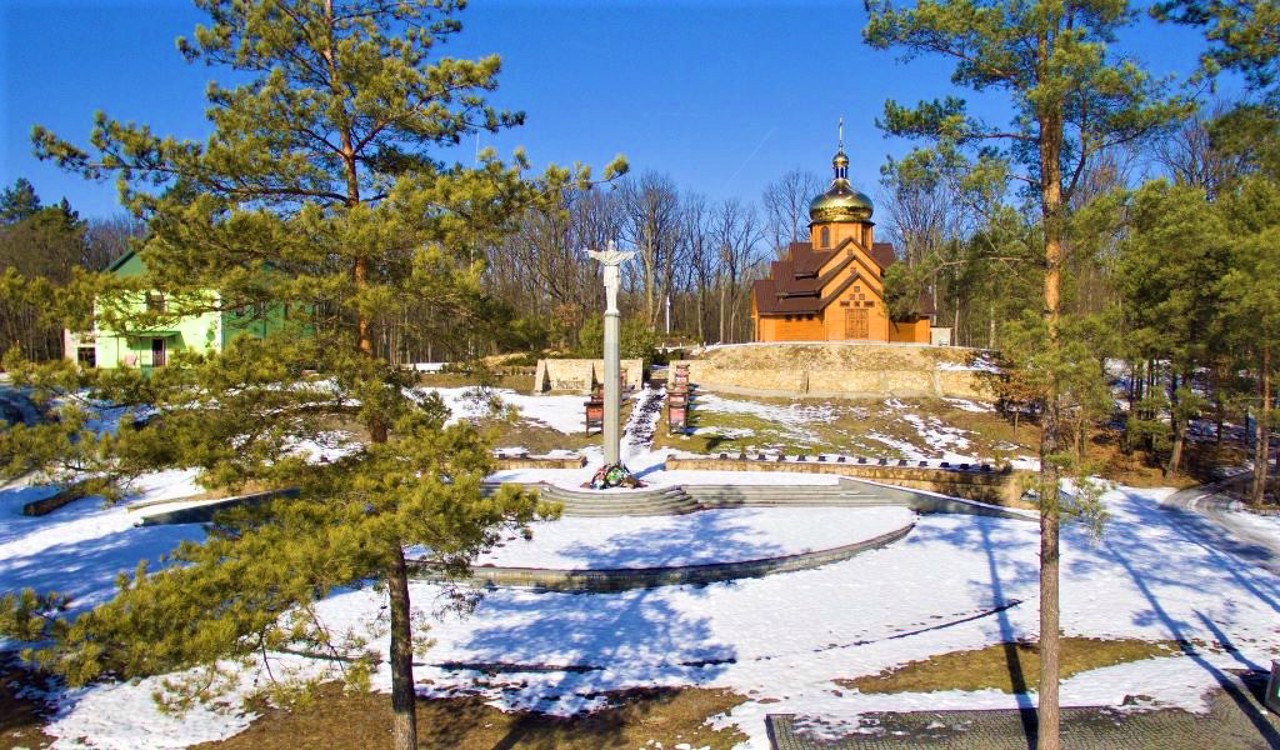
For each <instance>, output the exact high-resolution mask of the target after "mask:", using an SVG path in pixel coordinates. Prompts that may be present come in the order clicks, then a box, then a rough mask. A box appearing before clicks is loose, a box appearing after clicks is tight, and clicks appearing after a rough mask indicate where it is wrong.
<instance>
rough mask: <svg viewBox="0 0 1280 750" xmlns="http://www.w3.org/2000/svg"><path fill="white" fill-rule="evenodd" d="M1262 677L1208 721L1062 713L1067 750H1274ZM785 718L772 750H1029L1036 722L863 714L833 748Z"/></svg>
mask: <svg viewBox="0 0 1280 750" xmlns="http://www.w3.org/2000/svg"><path fill="white" fill-rule="evenodd" d="M1265 687H1266V682H1265V675H1256V676H1254V677H1252V678H1250V679H1248V680H1247V681H1246V683H1244V684H1242V683H1236V682H1235V681H1234V680H1232V681H1231V684H1229V685H1228V686H1227V687H1226V688H1224V689H1218V690H1217V691H1215V694H1214V696H1213V700H1212V710H1211V711H1210V712H1209V713H1208V714H1192V713H1188V712H1186V711H1182V710H1180V709H1162V710H1159V711H1149V712H1143V713H1137V712H1128V713H1126V712H1122V711H1117V710H1115V709H1111V708H1067V709H1063V711H1062V747H1063V748H1064V749H1065V750H1275V749H1276V748H1280V717H1277V716H1276V715H1275V714H1271V713H1269V712H1268V711H1267V710H1266V709H1265V708H1263V707H1262V705H1261V703H1260V702H1259V701H1260V696H1261V693H1262V690H1263V689H1265ZM792 719H793V717H792V716H791V715H789V714H778V715H772V716H769V717H768V719H767V720H766V721H767V722H768V728H769V738H770V739H771V740H772V741H773V746H774V748H775V750H903V749H904V748H917V749H919V750H1033V749H1034V748H1035V744H1036V736H1035V727H1036V716H1035V711H1034V710H1026V711H1022V712H1019V711H920V712H914V713H884V714H867V715H866V716H864V717H863V727H864V728H863V731H862V732H860V733H858V734H854V735H850V736H847V737H845V738H843V739H841V740H839V741H836V742H821V741H817V740H813V739H809V738H806V737H801V736H798V735H797V734H796V732H795V728H794V726H793V722H792Z"/></svg>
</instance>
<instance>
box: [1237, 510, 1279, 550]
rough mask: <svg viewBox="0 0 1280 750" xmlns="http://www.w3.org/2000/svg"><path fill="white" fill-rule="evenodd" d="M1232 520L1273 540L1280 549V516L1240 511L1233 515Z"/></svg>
mask: <svg viewBox="0 0 1280 750" xmlns="http://www.w3.org/2000/svg"><path fill="white" fill-rule="evenodd" d="M1231 520H1232V521H1234V522H1235V523H1238V524H1240V525H1242V526H1244V527H1245V528H1247V529H1249V530H1250V531H1252V532H1254V533H1256V534H1262V535H1265V536H1267V537H1269V538H1270V539H1271V540H1273V542H1274V544H1275V546H1276V547H1277V548H1280V515H1262V514H1260V513H1250V512H1249V511H1239V512H1236V513H1232V514H1231Z"/></svg>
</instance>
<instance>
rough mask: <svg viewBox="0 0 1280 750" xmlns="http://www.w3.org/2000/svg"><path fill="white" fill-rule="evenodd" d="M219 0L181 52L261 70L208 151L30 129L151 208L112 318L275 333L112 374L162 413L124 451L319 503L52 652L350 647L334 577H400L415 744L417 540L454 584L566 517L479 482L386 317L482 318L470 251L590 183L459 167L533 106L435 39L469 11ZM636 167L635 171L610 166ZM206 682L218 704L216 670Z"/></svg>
mask: <svg viewBox="0 0 1280 750" xmlns="http://www.w3.org/2000/svg"><path fill="white" fill-rule="evenodd" d="M197 5H199V6H200V7H201V8H202V9H203V10H204V11H206V12H207V13H208V15H209V17H210V23H209V25H208V26H201V27H198V28H197V29H196V32H195V35H194V37H193V38H190V39H180V40H179V49H180V50H181V52H182V53H183V55H184V56H185V57H186V58H187V59H188V60H189V61H203V62H205V63H207V64H210V65H216V66H221V67H225V68H228V69H229V70H230V71H231V72H232V73H234V78H233V80H236V81H238V82H239V83H238V85H235V86H234V87H230V88H224V87H223V86H221V85H219V84H217V83H214V84H211V85H210V87H209V92H208V98H209V103H210V108H209V110H208V117H209V120H210V122H211V123H212V127H213V132H212V135H211V136H210V137H209V138H208V139H207V140H206V141H205V142H203V143H196V142H185V141H177V140H174V139H170V138H161V137H158V136H157V135H155V134H153V133H152V132H151V131H150V130H149V129H148V128H146V127H144V126H137V125H133V124H122V123H120V122H117V121H113V120H111V119H109V118H107V117H106V116H105V115H102V114H100V115H98V118H97V123H96V127H95V129H94V132H93V135H92V148H91V149H87V150H86V149H81V148H79V147H77V146H74V145H72V144H70V143H68V142H66V141H64V140H61V139H59V138H58V137H57V136H55V135H54V134H52V133H50V132H48V131H46V130H44V129H41V128H37V129H36V131H35V133H34V138H35V141H36V144H37V148H38V150H39V151H40V152H41V153H42V155H43V156H44V157H45V158H47V159H51V160H54V161H56V162H57V163H58V164H60V165H62V166H64V167H66V168H68V169H72V170H76V171H79V172H81V173H83V174H84V175H86V176H88V177H95V178H96V177H104V176H108V175H115V176H116V177H117V179H118V184H119V185H120V189H121V195H122V200H123V202H124V203H125V205H127V206H128V207H129V208H130V209H131V210H132V211H133V212H134V213H135V214H136V215H139V216H142V217H145V218H146V219H148V221H149V230H150V232H149V236H148V238H147V240H146V241H145V244H144V245H143V246H142V249H141V250H140V254H141V257H142V259H143V260H144V262H145V264H146V266H147V269H148V272H147V274H146V275H145V276H143V277H141V278H138V279H136V280H131V281H128V282H124V283H119V282H112V283H105V282H104V284H103V285H102V286H101V287H100V288H99V289H98V297H97V303H98V304H97V314H98V317H99V323H100V325H104V326H106V327H108V328H109V329H111V330H117V331H128V330H148V329H154V328H163V327H164V326H165V323H166V321H172V320H173V319H174V318H176V317H180V316H184V315H189V314H193V313H198V312H203V311H208V310H216V311H219V312H225V313H231V314H234V315H236V316H237V320H238V324H239V325H240V326H241V327H242V328H244V329H246V330H247V331H255V332H257V333H256V334H255V335H242V336H240V337H238V338H236V339H234V340H233V341H231V342H230V343H229V345H228V346H227V347H226V348H225V349H224V350H223V351H222V352H220V353H219V354H215V355H210V356H196V355H190V354H184V355H178V356H175V357H173V361H172V362H171V363H170V365H169V366H167V367H163V368H156V369H155V370H154V372H152V373H151V375H150V377H143V376H142V375H141V374H139V373H137V372H134V371H128V370H125V371H110V372H104V373H102V374H101V377H99V379H98V381H97V382H96V383H95V384H94V385H95V387H96V388H97V390H98V392H99V393H100V394H101V395H103V396H106V397H110V398H112V399H114V400H116V401H117V402H118V403H145V404H150V405H153V406H154V407H155V408H157V409H158V410H159V412H160V414H161V416H160V417H159V418H158V419H155V420H153V421H152V423H151V424H150V426H148V427H146V428H144V429H140V430H136V431H128V430H122V431H121V432H120V434H119V436H118V437H116V438H113V439H112V442H111V443H110V444H109V445H106V448H107V449H108V450H109V452H110V453H111V454H112V456H113V457H114V459H115V460H117V461H121V462H125V463H129V464H130V465H144V464H149V465H166V464H172V465H180V466H190V467H198V468H199V469H200V470H201V472H202V477H203V479H202V481H204V482H205V483H206V484H210V485H215V486H225V487H239V486H244V485H245V484H247V483H251V482H252V483H255V484H260V485H263V486H267V487H296V488H298V490H299V494H298V496H297V497H296V498H292V499H291V498H279V499H277V500H275V501H273V502H270V503H268V504H266V505H263V506H261V507H256V508H254V509H251V510H246V511H244V512H241V513H238V514H235V515H233V516H229V517H227V518H225V519H224V520H222V521H220V522H219V523H218V524H217V525H216V526H215V527H214V528H213V529H212V530H211V532H210V535H209V540H208V542H207V543H205V544H203V545H187V546H184V547H183V548H182V549H180V550H179V551H178V552H177V554H176V555H175V561H176V562H178V563H182V564H183V565H179V566H170V567H169V568H167V569H166V570H165V571H164V572H162V573H149V572H147V571H145V570H139V571H138V573H137V575H136V576H135V577H134V578H133V579H132V580H128V581H125V582H123V584H122V587H121V590H120V593H119V595H118V597H117V598H116V599H115V600H114V601H113V602H111V603H109V604H107V605H104V606H103V607H101V608H99V609H97V610H94V611H93V612H91V613H89V614H86V615H84V616H82V617H80V618H79V619H76V620H75V621H74V622H73V623H67V622H62V621H61V620H58V619H57V618H54V619H53V620H51V621H50V622H51V623H52V624H51V625H50V626H49V628H50V629H49V630H48V633H49V634H51V635H53V636H55V637H56V638H55V642H54V646H53V647H51V648H50V649H47V650H46V651H45V652H44V653H43V656H42V657H41V658H42V659H43V661H44V662H45V663H46V664H48V665H50V666H52V667H54V668H55V669H57V670H58V671H59V672H61V673H62V674H64V675H66V676H67V677H68V678H70V680H71V681H72V683H73V684H79V683H83V682H85V681H87V680H90V679H94V678H96V677H97V676H99V675H104V674H108V675H114V676H119V677H125V678H127V677H131V676H134V675H141V674H154V673H157V672H165V671H169V670H174V669H180V668H184V667H190V666H194V665H212V664H214V662H215V660H216V659H218V658H221V657H227V656H231V657H246V656H249V655H251V654H254V653H263V654H265V653H266V652H267V651H268V650H270V649H272V648H276V647H280V646H282V645H288V644H293V645H298V644H302V645H304V646H307V647H310V648H313V649H314V648H316V647H317V646H318V645H322V646H323V647H324V648H326V649H329V648H337V647H338V646H339V644H337V643H336V642H335V637H334V636H331V635H330V634H328V633H327V631H326V630H325V629H324V628H323V627H322V625H321V624H320V623H318V622H316V621H315V620H314V618H313V616H312V613H313V612H314V608H313V604H314V603H315V602H316V601H317V600H318V599H320V598H321V597H323V596H325V595H326V593H327V592H329V591H330V590H332V588H333V587H335V586H338V585H343V584H347V583H351V582H354V581H359V580H365V579H370V578H380V579H382V582H383V585H385V587H386V591H387V596H388V600H389V612H390V638H391V646H390V654H389V661H390V670H391V676H392V695H391V700H392V705H393V709H394V715H395V725H394V728H393V736H394V744H395V747H397V748H404V749H407V748H413V747H416V745H417V742H416V727H415V723H414V715H415V710H414V686H413V671H412V659H413V648H414V634H413V632H411V622H412V618H411V614H412V610H411V603H410V601H409V586H408V576H409V568H410V561H409V560H408V559H407V558H406V555H405V548H406V546H410V545H417V546H420V547H421V548H422V549H424V550H425V554H426V556H427V557H428V558H429V559H430V561H431V563H432V564H434V565H436V566H437V567H439V568H441V569H444V570H446V571H452V572H458V571H461V570H464V569H465V568H466V566H467V564H468V563H469V561H470V560H471V559H472V558H473V557H474V555H475V554H476V553H477V552H478V551H479V550H481V549H483V548H485V547H487V546H489V545H491V544H493V543H494V542H495V541H496V540H497V539H498V538H499V536H498V534H499V532H500V531H501V530H502V529H504V528H510V527H515V528H525V529H527V524H528V523H529V522H530V521H531V520H532V519H533V518H535V516H536V515H538V514H540V513H546V512H549V509H548V508H546V507H543V506H540V505H539V504H538V503H537V501H536V498H535V497H534V496H532V495H530V494H529V493H526V492H522V491H520V490H518V489H515V488H504V489H502V490H501V491H498V492H496V493H493V494H491V495H486V494H485V493H483V492H482V488H481V480H482V478H483V477H484V476H485V475H486V474H487V473H488V472H489V471H490V469H491V461H490V459H489V457H488V455H489V454H488V452H487V450H486V448H485V444H484V441H483V440H482V439H481V438H480V436H478V435H477V434H476V432H475V431H474V430H473V429H472V428H470V427H468V426H467V425H451V426H448V427H445V422H444V414H443V409H442V407H441V406H440V404H439V403H438V401H436V400H432V399H426V400H421V399H419V398H417V397H415V396H414V394H413V393H412V391H411V390H409V386H410V385H411V383H410V382H409V381H408V380H407V376H406V375H405V374H404V373H403V371H401V370H399V369H397V368H396V367H394V366H392V365H390V364H388V362H387V361H386V359H385V358H383V357H381V356H379V351H380V349H383V350H385V347H384V345H383V343H382V342H383V341H384V339H383V333H384V331H385V329H386V326H387V325H388V324H389V322H390V321H397V320H400V319H402V318H403V316H404V315H405V313H406V311H409V310H415V309H420V308H421V306H422V305H423V304H424V302H426V301H429V303H430V304H431V305H432V306H433V309H435V310H437V311H440V312H441V313H442V314H444V315H446V316H447V317H448V318H449V319H451V320H452V321H453V325H454V326H455V327H456V328H465V327H466V326H468V325H470V324H471V323H472V322H473V321H474V320H475V319H476V318H477V316H479V315H482V314H483V310H484V305H483V301H484V299H483V295H482V294H481V291H480V288H479V277H480V272H481V267H480V266H479V264H477V263H474V262H472V259H473V258H483V257H484V252H483V251H484V249H485V248H486V247H487V246H489V245H490V244H492V243H493V242H494V241H495V240H496V238H498V237H500V236H501V234H502V233H503V232H504V231H505V230H506V229H507V228H508V226H509V224H510V222H511V221H512V219H513V218H514V217H516V216H517V215H519V213H520V212H521V211H523V210H525V209H526V208H528V207H530V206H534V205H537V204H538V203H539V201H542V200H544V199H545V197H546V196H552V195H556V194H558V192H559V191H560V190H562V189H564V187H565V186H566V184H567V183H569V182H570V181H575V180H576V181H577V182H578V183H580V184H582V185H585V184H587V182H588V181H589V173H588V172H587V170H585V168H579V169H578V170H577V171H575V172H573V173H571V172H570V171H569V170H563V169H558V168H551V169H549V170H548V172H547V173H546V175H544V176H543V177H542V178H540V179H539V180H536V181H530V180H526V179H524V178H523V177H522V172H523V171H524V170H525V169H527V164H526V163H525V162H524V160H523V157H522V155H520V154H519V153H517V155H516V157H515V161H514V163H513V164H511V165H506V164H503V163H502V162H500V161H498V159H497V158H496V157H495V156H494V155H493V154H492V153H485V154H482V157H481V160H480V163H479V164H478V166H476V167H474V168H468V167H464V166H462V165H460V164H450V163H448V162H447V161H445V160H444V157H443V156H442V152H443V151H444V150H446V149H448V148H449V147H451V146H453V145H455V144H457V143H459V142H460V141H461V140H462V139H463V137H464V136H466V135H468V134H470V133H473V132H475V131H477V130H480V129H483V130H488V131H497V130H500V129H503V128H507V127H511V126H514V125H517V124H519V123H520V122H521V120H522V115H521V114H519V113H513V112H505V111H498V110H495V109H493V108H492V107H490V106H488V105H487V104H486V103H485V99H484V94H485V92H488V91H491V90H493V89H494V88H495V86H496V83H497V78H496V77H497V74H498V72H499V68H500V65H499V60H498V58H497V57H496V56H491V57H486V58H482V59H479V60H461V59H454V58H450V57H445V56H441V55H440V54H439V48H440V46H441V45H443V44H445V43H446V42H447V41H448V40H449V38H450V37H452V36H453V35H454V34H456V33H458V32H459V31H460V29H461V24H460V22H459V21H458V19H457V18H456V15H457V13H456V12H457V11H458V10H459V9H460V8H461V7H462V5H463V3H462V2H461V0H458V1H457V2H454V1H453V0H436V1H434V2H425V1H422V2H395V3H386V2H379V1H378V0H259V1H258V2H253V3H246V2H241V1H240V0H197ZM623 169H625V165H624V164H622V163H621V162H615V164H612V165H610V167H609V168H608V169H607V175H611V174H614V173H616V172H619V171H621V170H623ZM154 289H159V290H163V292H164V295H165V304H164V305H163V309H151V310H148V311H138V310H137V309H136V308H137V306H136V305H132V306H131V305H130V304H128V303H129V300H130V299H134V300H136V299H137V295H139V294H142V293H145V292H146V291H147V290H154ZM308 373H316V374H315V375H308ZM81 377H87V376H81ZM60 382H62V383H64V384H65V383H66V382H67V381H66V380H65V376H64V379H63V380H62V381H60ZM335 430H337V432H336V433H335ZM335 434H337V435H339V436H340V437H341V441H342V442H343V443H344V445H343V454H342V455H341V456H339V457H336V458H334V459H333V460H331V461H328V462H327V463H319V464H317V463H315V462H314V461H310V460H307V458H306V456H305V451H300V450H299V449H298V446H299V445H305V444H306V441H317V440H330V441H332V439H333V436H334V435H335ZM87 437H91V436H87ZM98 439H101V438H100V437H99V438H98ZM55 604H56V602H51V601H50V600H43V599H40V598H38V597H37V598H30V597H28V598H26V599H22V600H19V599H11V600H9V601H8V602H7V605H8V606H7V607H6V608H4V609H6V611H7V612H8V613H9V615H8V619H9V621H10V623H14V622H28V623H30V622H31V621H32V620H31V619H30V617H28V615H32V614H38V613H39V612H40V611H42V608H43V610H47V609H48V608H49V607H51V606H54V605H55ZM357 663H360V662H357ZM207 669H208V670H209V671H210V672H211V673H213V672H216V667H213V666H207ZM365 672H367V669H366V670H355V671H349V677H350V678H352V679H355V681H356V682H359V681H360V680H359V679H358V678H359V677H360V675H361V674H362V673H365ZM189 687H191V686H189ZM195 688H197V689H196V690H195V694H196V695H197V697H200V696H201V695H203V693H204V691H205V685H204V684H203V683H202V684H200V685H196V686H195ZM187 694H188V695H190V694H191V693H189V692H188V693H187Z"/></svg>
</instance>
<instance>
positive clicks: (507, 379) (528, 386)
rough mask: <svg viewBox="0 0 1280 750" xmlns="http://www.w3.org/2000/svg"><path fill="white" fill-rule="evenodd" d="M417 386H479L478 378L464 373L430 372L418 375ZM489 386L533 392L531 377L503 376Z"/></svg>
mask: <svg viewBox="0 0 1280 750" xmlns="http://www.w3.org/2000/svg"><path fill="white" fill-rule="evenodd" d="M418 385H421V386H423V387H426V388H474V387H476V386H478V385H480V378H479V377H477V376H475V375H474V374H471V373H465V372H431V373H423V374H421V375H419V376H418ZM491 385H493V386H494V387H495V388H510V389H511V390H513V391H515V392H517V393H524V394H528V393H530V392H531V391H533V376H532V375H503V376H501V377H499V378H497V382H495V383H491Z"/></svg>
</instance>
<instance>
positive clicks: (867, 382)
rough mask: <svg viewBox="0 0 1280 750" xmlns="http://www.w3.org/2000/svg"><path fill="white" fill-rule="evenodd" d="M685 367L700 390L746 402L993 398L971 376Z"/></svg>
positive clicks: (961, 372)
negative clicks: (751, 398) (758, 398)
mask: <svg viewBox="0 0 1280 750" xmlns="http://www.w3.org/2000/svg"><path fill="white" fill-rule="evenodd" d="M683 362H687V363H688V365H689V380H690V381H692V382H694V383H697V384H698V386H699V387H700V388H706V389H707V390H711V391H721V392H724V393H733V394H738V395H744V396H754V395H760V396H800V397H808V398H885V397H896V398H965V399H979V400H987V399H990V398H991V397H992V394H991V389H990V387H989V386H987V385H986V382H985V380H984V379H983V378H982V377H981V376H979V375H978V374H977V373H976V372H974V371H972V370H932V371H927V370H808V369H805V370H800V369H785V368H783V369H723V368H719V367H716V366H715V365H713V364H709V363H706V362H699V361H698V360H696V359H692V360H683Z"/></svg>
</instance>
